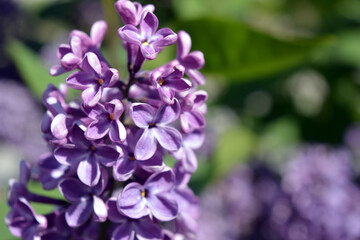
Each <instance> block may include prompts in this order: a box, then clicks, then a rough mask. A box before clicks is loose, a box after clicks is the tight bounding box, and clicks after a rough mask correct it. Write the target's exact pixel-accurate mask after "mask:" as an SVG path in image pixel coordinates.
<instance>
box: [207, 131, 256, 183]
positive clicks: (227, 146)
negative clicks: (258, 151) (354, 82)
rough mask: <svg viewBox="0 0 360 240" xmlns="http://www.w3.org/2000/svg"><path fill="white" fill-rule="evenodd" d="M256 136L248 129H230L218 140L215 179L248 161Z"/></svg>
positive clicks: (215, 155)
mask: <svg viewBox="0 0 360 240" xmlns="http://www.w3.org/2000/svg"><path fill="white" fill-rule="evenodd" d="M256 140H257V138H256V135H255V134H254V133H253V132H251V131H250V130H248V129H246V128H239V127H237V128H230V129H229V130H227V131H226V132H225V133H224V134H223V135H222V136H220V138H219V139H218V145H217V147H216V150H215V153H214V159H213V166H212V170H213V173H212V174H213V178H214V179H219V178H221V177H222V176H224V175H226V174H227V173H228V172H229V171H230V170H231V169H233V168H234V167H236V166H237V165H238V164H239V163H240V162H244V161H246V160H247V159H248V158H249V157H250V156H251V154H252V153H253V151H254V149H255V145H256Z"/></svg>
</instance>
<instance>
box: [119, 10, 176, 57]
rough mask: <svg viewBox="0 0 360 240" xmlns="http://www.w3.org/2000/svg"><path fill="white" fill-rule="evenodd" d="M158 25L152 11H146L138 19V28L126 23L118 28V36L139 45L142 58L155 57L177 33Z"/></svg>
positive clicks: (172, 40) (169, 43)
mask: <svg viewBox="0 0 360 240" xmlns="http://www.w3.org/2000/svg"><path fill="white" fill-rule="evenodd" d="M158 27H159V21H158V19H157V17H156V16H155V15H154V14H153V13H152V12H147V13H146V15H145V16H144V18H142V19H141V21H140V29H137V28H136V27H135V26H133V25H131V24H127V25H125V26H124V27H122V28H120V29H119V30H118V34H119V36H120V38H121V39H122V40H124V41H126V42H128V43H132V44H134V45H136V46H139V47H140V51H141V53H142V55H143V56H144V58H146V59H150V60H152V59H155V58H156V56H157V54H158V53H159V51H160V50H161V49H162V48H163V47H166V46H169V45H172V44H174V43H175V42H176V40H177V35H176V33H174V32H173V31H172V30H171V29H170V28H161V29H159V30H158V31H156V30H157V29H158Z"/></svg>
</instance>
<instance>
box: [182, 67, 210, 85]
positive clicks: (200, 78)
mask: <svg viewBox="0 0 360 240" xmlns="http://www.w3.org/2000/svg"><path fill="white" fill-rule="evenodd" d="M185 73H186V75H188V76H189V78H190V79H191V80H193V81H195V82H196V83H197V84H199V85H204V84H205V81H206V79H205V76H204V75H202V74H201V72H200V71H198V70H195V69H186V70H185Z"/></svg>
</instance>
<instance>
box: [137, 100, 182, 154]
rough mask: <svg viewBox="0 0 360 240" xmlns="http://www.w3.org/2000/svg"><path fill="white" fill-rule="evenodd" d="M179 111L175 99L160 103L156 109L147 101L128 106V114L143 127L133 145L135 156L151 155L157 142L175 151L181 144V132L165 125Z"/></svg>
mask: <svg viewBox="0 0 360 240" xmlns="http://www.w3.org/2000/svg"><path fill="white" fill-rule="evenodd" d="M179 111H180V105H179V102H178V101H177V100H175V101H174V104H173V105H167V104H164V105H162V106H161V107H160V108H159V109H158V110H157V111H155V109H154V108H153V107H152V106H151V105H149V104H147V103H135V104H133V105H132V106H131V108H130V115H131V117H132V119H133V121H134V123H135V124H136V126H138V127H139V128H142V129H144V132H143V133H142V135H141V137H140V139H139V141H138V142H137V144H136V147H135V158H136V159H138V160H146V159H149V158H150V157H152V156H153V155H154V153H155V151H156V149H157V143H159V144H160V146H161V147H163V148H164V149H166V150H168V151H177V150H179V148H180V146H181V141H182V136H181V133H180V132H179V131H178V130H176V129H175V128H173V127H169V126H167V125H168V124H169V123H172V122H174V121H175V120H176V119H177V118H178V116H179Z"/></svg>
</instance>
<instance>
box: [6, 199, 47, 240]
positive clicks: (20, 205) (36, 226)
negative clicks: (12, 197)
mask: <svg viewBox="0 0 360 240" xmlns="http://www.w3.org/2000/svg"><path fill="white" fill-rule="evenodd" d="M5 222H6V224H7V225H8V227H9V229H10V232H11V233H12V234H13V235H14V236H16V237H21V238H22V239H25V240H33V239H40V236H39V233H40V232H41V231H44V230H45V229H46V227H47V224H48V223H47V220H46V218H45V217H44V216H42V215H38V214H36V213H35V211H34V210H33V208H32V207H31V205H30V203H29V202H28V201H27V200H26V199H25V198H23V197H21V198H19V199H18V200H17V201H16V202H15V204H14V206H13V207H12V209H11V211H10V212H9V213H8V215H7V216H6V218H5Z"/></svg>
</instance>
